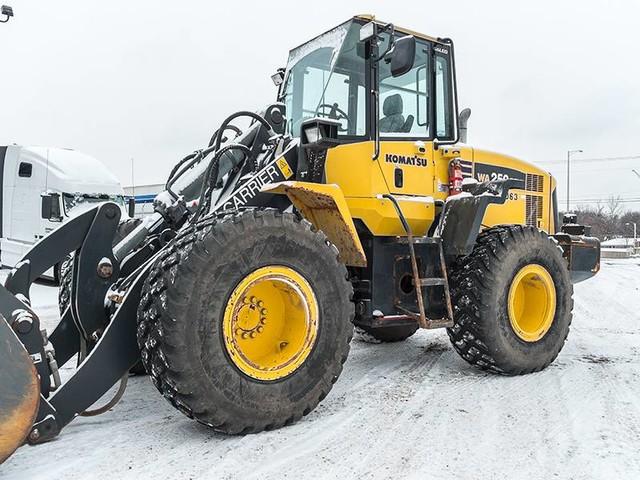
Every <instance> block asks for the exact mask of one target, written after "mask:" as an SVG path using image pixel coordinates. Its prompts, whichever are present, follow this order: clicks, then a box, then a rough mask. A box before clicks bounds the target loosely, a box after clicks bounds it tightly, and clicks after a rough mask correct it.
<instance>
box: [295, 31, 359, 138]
mask: <svg viewBox="0 0 640 480" xmlns="http://www.w3.org/2000/svg"><path fill="white" fill-rule="evenodd" d="M359 31H360V26H359V24H355V23H353V22H347V23H346V24H343V25H340V26H339V27H337V28H335V29H333V30H331V31H329V32H327V33H325V34H324V35H321V36H319V37H317V38H316V39H314V40H312V41H310V42H308V43H306V44H305V45H303V46H301V47H298V48H297V49H294V50H292V51H291V53H290V54H289V62H288V65H287V69H286V74H285V76H286V80H285V81H286V86H285V90H284V102H285V104H286V107H287V116H288V118H289V121H288V122H287V129H288V133H290V134H291V135H292V136H294V137H298V136H299V135H300V125H301V124H302V122H303V121H304V120H306V119H309V118H313V117H323V118H330V119H334V120H338V121H339V122H340V127H339V131H338V136H340V137H358V136H363V135H366V133H367V132H366V101H367V96H366V89H365V59H364V56H363V54H362V52H361V51H360V50H359V49H358V43H359V38H358V35H359Z"/></svg>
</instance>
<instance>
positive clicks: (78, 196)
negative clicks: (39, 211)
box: [62, 193, 125, 216]
mask: <svg viewBox="0 0 640 480" xmlns="http://www.w3.org/2000/svg"><path fill="white" fill-rule="evenodd" d="M103 202H115V203H117V204H118V205H119V206H121V207H124V206H125V201H124V197H123V196H122V195H107V194H98V193H96V194H86V193H63V194H62V204H63V206H64V213H65V214H66V215H67V216H71V215H77V214H79V213H82V212H84V211H85V210H88V209H90V208H91V207H94V206H95V205H96V204H98V203H103Z"/></svg>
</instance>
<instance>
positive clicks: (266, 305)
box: [223, 266, 319, 381]
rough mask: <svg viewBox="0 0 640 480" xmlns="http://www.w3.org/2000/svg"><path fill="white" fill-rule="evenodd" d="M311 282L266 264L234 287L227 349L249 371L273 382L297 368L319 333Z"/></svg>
mask: <svg viewBox="0 0 640 480" xmlns="http://www.w3.org/2000/svg"><path fill="white" fill-rule="evenodd" d="M318 316H319V315H318V304H317V301H316V298H315V294H314V293H313V290H312V288H311V286H310V284H309V282H308V281H307V280H306V279H305V278H304V277H303V276H302V275H300V274H299V273H298V272H296V271H295V270H293V269H291V268H289V267H284V266H269V267H262V268H259V269H257V270H255V271H254V272H252V273H250V274H249V275H247V276H246V277H245V278H244V279H242V280H241V281H240V283H239V284H238V286H237V287H236V288H235V289H234V290H233V292H232V293H231V296H230V297H229V301H228V303H227V307H226V308H225V312H224V318H223V335H224V343H225V348H226V349H227V353H228V354H229V357H230V358H231V361H232V362H233V363H234V364H235V365H236V367H238V368H239V369H240V370H241V371H242V372H243V373H245V374H246V375H248V376H250V377H252V378H256V379H259V380H265V381H273V380H278V379H280V378H283V377H285V376H287V375H289V374H291V373H293V372H294V371H295V370H297V369H298V368H299V367H300V366H301V365H302V364H303V363H304V361H305V360H306V358H307V357H308V355H309V353H310V352H311V350H312V348H313V345H314V343H315V340H316V337H317V333H318Z"/></svg>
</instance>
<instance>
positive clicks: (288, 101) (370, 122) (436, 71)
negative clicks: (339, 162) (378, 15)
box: [280, 17, 457, 143]
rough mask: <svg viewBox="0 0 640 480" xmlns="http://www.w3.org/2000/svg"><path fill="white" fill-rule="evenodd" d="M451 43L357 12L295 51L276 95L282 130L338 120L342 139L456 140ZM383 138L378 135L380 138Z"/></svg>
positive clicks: (294, 130) (295, 132)
mask: <svg viewBox="0 0 640 480" xmlns="http://www.w3.org/2000/svg"><path fill="white" fill-rule="evenodd" d="M453 68H454V66H453V45H452V43H451V42H450V41H449V40H439V39H435V38H431V37H427V36H424V35H419V34H416V33H413V32H409V31H407V30H403V29H396V28H394V26H393V25H391V24H383V23H380V22H376V21H374V20H373V21H372V18H371V17H355V18H353V19H351V20H349V21H347V22H345V23H343V24H341V25H339V26H337V27H336V28H334V29H332V30H330V31H328V32H326V33H324V34H322V35H320V36H318V37H316V38H314V39H313V40H310V41H309V42H307V43H305V44H303V45H301V46H299V47H297V48H294V49H293V50H291V52H290V53H289V60H288V62H287V67H286V69H285V74H284V84H283V85H282V88H281V90H280V92H281V97H280V100H281V101H282V102H283V103H285V105H286V111H287V117H288V122H287V133H289V134H290V135H291V136H293V137H299V136H300V127H301V125H302V123H303V122H304V121H305V120H307V119H310V118H313V117H320V118H328V119H332V120H337V121H338V122H339V123H340V126H339V128H338V139H339V140H340V143H352V142H361V141H366V140H377V141H379V140H380V139H382V140H385V139H388V140H423V141H430V140H434V139H437V140H438V142H440V143H443V142H445V143H453V142H454V141H455V139H456V138H457V125H456V118H457V115H456V110H457V107H456V103H457V102H456V100H455V84H454V83H455V82H454V79H455V77H454V75H453ZM380 137H382V138H380Z"/></svg>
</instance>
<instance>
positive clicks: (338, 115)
mask: <svg viewBox="0 0 640 480" xmlns="http://www.w3.org/2000/svg"><path fill="white" fill-rule="evenodd" d="M327 109H329V113H326V111H325V110H327ZM316 115H321V116H323V117H327V118H330V119H332V120H338V121H340V120H346V121H347V126H346V127H343V126H342V124H340V126H339V127H338V131H339V132H346V131H347V130H349V123H350V122H351V120H350V119H349V115H347V114H346V113H345V111H344V110H342V109H341V108H340V107H338V104H337V103H334V104H333V105H330V104H328V103H321V104H320V105H318V108H316Z"/></svg>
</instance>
